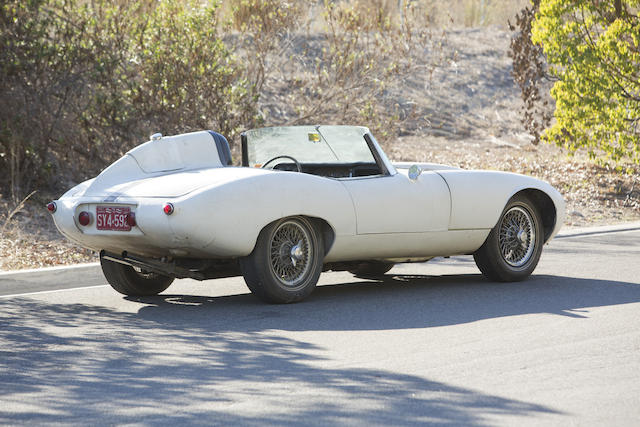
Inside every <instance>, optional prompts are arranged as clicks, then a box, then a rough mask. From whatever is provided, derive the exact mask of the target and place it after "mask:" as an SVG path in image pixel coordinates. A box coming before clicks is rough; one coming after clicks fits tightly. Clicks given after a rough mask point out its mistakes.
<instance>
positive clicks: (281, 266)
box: [270, 220, 313, 288]
mask: <svg viewBox="0 0 640 427" xmlns="http://www.w3.org/2000/svg"><path fill="white" fill-rule="evenodd" d="M270 246H271V255H270V266H271V271H272V272H273V273H274V274H275V275H276V277H278V279H279V280H280V282H281V283H282V284H283V285H285V286H287V287H292V288H295V287H297V286H298V285H300V284H301V283H302V282H303V281H304V279H305V278H306V276H307V273H308V272H309V270H310V269H311V258H312V255H313V254H312V248H311V236H310V235H309V232H308V231H307V230H306V228H305V227H303V226H302V225H301V224H300V223H299V222H298V221H293V220H292V221H286V222H283V223H282V224H280V225H279V226H278V227H277V228H276V230H275V231H274V232H273V234H272V236H271V245H270Z"/></svg>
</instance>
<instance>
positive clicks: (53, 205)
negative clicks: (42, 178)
mask: <svg viewBox="0 0 640 427" xmlns="http://www.w3.org/2000/svg"><path fill="white" fill-rule="evenodd" d="M57 209H58V206H57V205H56V202H49V203H47V210H48V211H49V212H51V213H55V211H56V210H57Z"/></svg>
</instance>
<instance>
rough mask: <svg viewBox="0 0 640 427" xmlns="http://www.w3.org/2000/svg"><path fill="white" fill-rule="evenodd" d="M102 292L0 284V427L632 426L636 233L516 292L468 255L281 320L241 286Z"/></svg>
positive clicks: (30, 279)
mask: <svg viewBox="0 0 640 427" xmlns="http://www.w3.org/2000/svg"><path fill="white" fill-rule="evenodd" d="M105 283H106V282H105V281H104V279H103V278H102V276H101V274H100V273H99V271H98V268H96V267H88V268H80V269H75V270H71V271H68V270H54V271H46V272H40V273H32V274H19V275H0V294H1V295H3V296H0V424H11V425H15V424H25V425H26V424H29V425H33V424H43V423H56V424H59V423H61V424H153V425H179V424H185V423H188V424H202V425H205V424H206V425H211V424H220V425H230V424H241V425H256V426H265V425H266V426H269V425H278V426H280V425H333V424H350V425H415V424H436V425H447V424H449V425H536V426H537V425H563V426H564V425H615V426H626V425H628V426H637V425H638V424H639V422H640V231H631V232H618V233H608V234H599V235H583V236H575V237H566V238H562V239H557V240H554V241H553V242H552V243H551V244H550V245H548V246H547V247H546V248H545V251H544V252H543V256H542V260H541V262H540V265H539V267H538V269H537V270H536V272H535V275H534V276H532V277H531V278H530V279H529V280H527V281H525V282H522V283H516V284H513V283H512V284H498V283H490V282H487V281H485V280H484V279H483V278H482V276H480V275H479V273H478V270H477V269H476V268H475V265H474V264H473V260H472V258H470V257H454V258H451V259H448V260H444V259H439V260H433V261H431V262H429V263H426V264H419V265H402V266H397V267H395V268H394V269H393V270H392V271H391V272H390V273H389V274H388V275H387V276H386V278H385V280H384V281H368V280H361V279H356V278H354V277H353V276H351V275H350V274H347V273H327V274H324V275H323V276H322V278H321V286H320V287H319V288H318V289H317V290H316V291H315V293H314V294H313V295H312V296H311V297H310V298H309V299H308V300H306V301H305V302H303V303H300V304H294V305H280V306H278V305H265V304H262V303H259V302H257V301H256V300H255V299H254V298H253V297H252V296H251V295H250V294H249V293H248V290H247V289H246V287H245V286H244V283H243V281H242V279H241V278H233V279H222V280H215V281H209V282H201V283H200V282H195V281H191V280H180V281H177V282H176V283H175V284H174V285H172V287H170V288H169V289H168V290H167V291H166V292H165V294H163V295H160V296H158V297H149V298H139V299H134V298H124V297H122V296H121V295H119V294H117V293H115V292H114V291H112V290H111V288H110V287H108V286H106V285H105Z"/></svg>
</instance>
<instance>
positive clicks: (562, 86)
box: [531, 0, 640, 163]
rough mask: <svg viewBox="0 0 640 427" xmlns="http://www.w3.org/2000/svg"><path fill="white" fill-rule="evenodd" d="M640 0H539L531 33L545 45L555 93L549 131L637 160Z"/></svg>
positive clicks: (607, 156)
mask: <svg viewBox="0 0 640 427" xmlns="http://www.w3.org/2000/svg"><path fill="white" fill-rule="evenodd" d="M639 6H640V1H638V0H626V1H624V0H614V1H612V2H608V1H598V0H572V1H566V0H541V2H540V10H539V11H538V13H537V14H536V19H535V21H534V22H533V26H532V30H531V33H532V40H533V41H534V42H535V43H538V44H540V45H541V46H542V48H543V49H544V53H545V55H546V58H547V61H548V62H549V64H550V73H551V74H552V75H553V76H554V77H555V78H556V79H557V81H556V83H555V84H554V86H553V89H552V90H551V94H552V96H553V98H554V99H555V101H556V110H555V114H554V117H555V119H556V122H555V124H553V126H551V127H550V128H549V129H548V130H547V131H546V132H545V134H544V138H545V139H547V140H548V141H551V142H555V143H556V144H558V145H562V146H565V147H566V148H568V149H569V150H570V151H572V152H573V151H575V150H577V149H579V148H586V149H587V150H588V152H589V154H590V155H591V157H593V158H598V159H599V160H601V161H607V160H612V161H613V162H616V163H620V162H623V161H629V160H631V161H633V162H635V163H639V162H640V18H639V17H638V14H637V13H638V7H639Z"/></svg>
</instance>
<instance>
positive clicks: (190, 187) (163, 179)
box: [82, 167, 269, 198]
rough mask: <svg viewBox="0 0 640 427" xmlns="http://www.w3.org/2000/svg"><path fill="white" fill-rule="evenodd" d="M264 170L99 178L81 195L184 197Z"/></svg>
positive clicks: (217, 170)
mask: <svg viewBox="0 0 640 427" xmlns="http://www.w3.org/2000/svg"><path fill="white" fill-rule="evenodd" d="M268 172H269V171H266V170H264V169H252V168H240V167H224V168H206V169H194V170H188V171H182V172H174V173H163V174H157V175H155V176H150V177H148V178H142V179H134V180H131V181H127V180H124V179H123V180H122V181H124V182H113V180H112V179H109V180H101V179H100V176H98V177H97V178H96V179H95V180H93V182H91V183H90V184H89V185H88V187H87V188H86V190H85V191H84V193H83V194H82V195H83V196H86V197H113V196H116V197H134V198H135V197H165V198H173V197H180V196H184V195H186V194H188V193H191V192H193V191H195V190H198V189H200V188H203V187H210V186H217V185H223V184H225V183H227V182H231V181H237V180H240V179H243V178H249V177H252V176H255V175H259V174H264V173H268Z"/></svg>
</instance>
